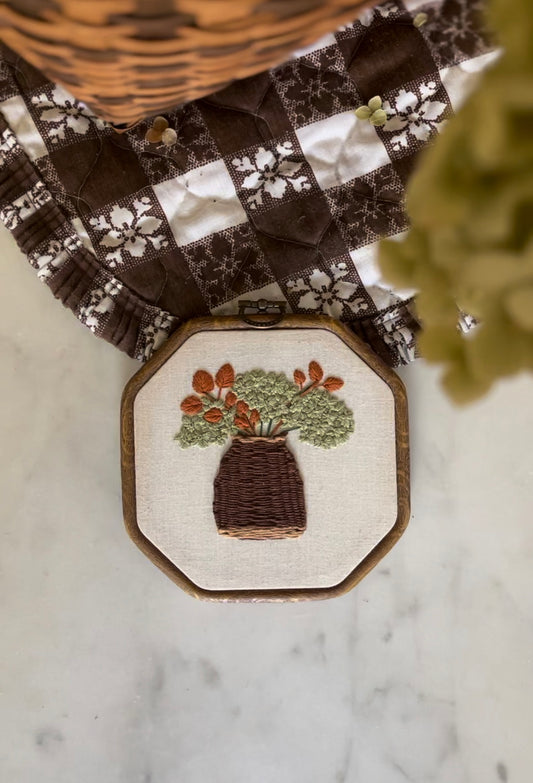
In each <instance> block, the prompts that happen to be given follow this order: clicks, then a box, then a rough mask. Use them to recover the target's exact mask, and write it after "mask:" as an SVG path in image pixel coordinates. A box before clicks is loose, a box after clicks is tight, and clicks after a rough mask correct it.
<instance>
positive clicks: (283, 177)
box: [232, 141, 311, 208]
mask: <svg viewBox="0 0 533 783" xmlns="http://www.w3.org/2000/svg"><path fill="white" fill-rule="evenodd" d="M291 155H294V149H293V145H292V143H291V142H290V141H286V142H283V143H281V144H277V145H276V147H275V149H274V150H268V149H265V148H264V147H259V149H258V150H257V152H256V153H255V156H254V160H253V162H252V161H251V160H250V158H249V157H247V156H245V157H243V158H235V159H234V160H233V161H232V162H233V165H234V166H235V168H236V169H237V171H240V172H243V173H245V174H246V177H245V178H244V181H243V183H242V187H243V188H246V189H247V190H253V191H254V193H252V195H251V196H249V197H248V199H247V200H248V203H249V204H250V206H251V207H252V208H255V207H257V206H259V205H261V204H262V203H263V196H264V194H265V193H268V194H269V196H271V197H272V198H276V199H280V198H283V196H284V195H285V191H286V190H287V188H288V187H289V186H290V187H292V188H294V190H295V192H296V193H300V192H301V191H302V190H309V189H310V188H311V184H310V182H309V181H308V179H307V177H306V176H305V175H301V176H296V175H297V174H298V172H299V171H300V169H301V168H302V165H303V162H302V161H295V160H290V156H291Z"/></svg>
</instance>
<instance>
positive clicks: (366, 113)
mask: <svg viewBox="0 0 533 783" xmlns="http://www.w3.org/2000/svg"><path fill="white" fill-rule="evenodd" d="M371 114H372V111H371V109H369V108H368V106H359V108H358V109H356V110H355V116H356V117H358V118H359V119H360V120H369V119H370V116H371Z"/></svg>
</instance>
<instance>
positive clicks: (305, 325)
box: [121, 315, 410, 602]
mask: <svg viewBox="0 0 533 783" xmlns="http://www.w3.org/2000/svg"><path fill="white" fill-rule="evenodd" d="M280 329H322V330H325V331H328V332H331V333H332V334H334V335H335V336H336V337H338V338H339V339H340V340H342V342H343V343H344V344H345V345H347V346H348V348H350V349H351V350H352V351H353V352H354V353H355V354H356V355H357V356H359V358H360V359H362V360H363V361H364V362H365V364H367V365H368V367H370V368H371V369H372V370H373V371H374V372H375V373H376V374H377V375H378V376H379V377H380V378H381V379H382V380H383V381H384V382H385V383H386V384H387V386H388V387H389V388H390V389H391V391H392V394H393V398H394V415H395V435H396V437H395V441H396V477H397V498H398V513H397V517H396V522H395V524H394V526H393V527H392V528H391V529H390V530H389V532H388V533H387V534H386V535H385V536H384V537H383V538H382V539H381V541H379V543H378V544H377V545H376V546H375V547H374V548H373V549H372V551H371V552H369V553H368V555H367V556H366V557H365V558H364V559H363V560H362V561H361V562H360V563H359V564H358V565H357V566H356V567H355V568H354V570H353V571H352V572H351V573H350V574H348V576H347V577H346V578H345V579H343V580H342V581H341V582H339V583H338V584H336V585H332V586H331V587H316V588H307V587H306V588H290V589H268V590H256V589H253V590H252V589H243V590H234V589H233V590H207V589H205V588H202V587H199V586H198V585H196V584H195V583H194V582H192V581H191V580H190V579H189V578H188V577H187V576H186V575H185V574H184V573H183V572H182V571H181V570H180V569H179V568H177V566H175V565H174V563H172V562H171V561H170V560H169V559H168V558H167V557H166V556H165V555H164V554H163V553H162V552H161V551H160V550H159V549H157V547H155V546H154V544H152V542H151V541H150V540H149V539H148V538H147V537H146V536H145V535H144V533H142V531H141V530H140V528H139V525H138V523H137V511H136V488H135V486H136V485H135V437H134V413H133V411H134V404H135V398H136V396H137V394H138V392H139V391H140V390H141V389H142V387H143V386H144V385H145V384H146V383H147V382H148V381H149V380H150V378H151V377H152V376H153V375H154V374H155V373H156V372H157V371H158V370H159V369H160V368H161V367H162V366H163V365H164V364H165V362H166V361H167V360H168V359H169V358H170V357H171V356H172V355H173V354H174V353H175V352H176V351H177V350H178V348H180V347H181V346H182V345H183V344H184V343H185V342H186V341H187V340H188V339H189V338H190V337H192V336H193V335H195V334H199V333H200V332H209V331H227V330H235V331H237V332H239V331H254V327H253V326H250V325H248V324H247V323H244V322H243V320H242V319H241V318H240V317H238V316H221V317H215V318H194V319H192V320H190V321H187V322H186V323H185V324H184V325H183V326H181V327H180V328H179V329H178V330H177V331H176V332H174V334H173V335H172V336H171V337H170V338H169V339H168V340H167V342H166V343H165V344H164V345H163V346H162V347H161V348H160V349H159V350H158V351H157V352H156V354H155V355H154V356H153V357H152V358H151V359H150V361H148V362H147V363H146V364H145V365H144V366H143V367H142V368H141V369H140V370H139V371H138V372H137V373H135V375H134V376H133V377H132V378H131V379H130V381H129V382H128V383H127V385H126V387H125V389H124V392H123V394H122V405H121V467H122V504H123V512H124V523H125V526H126V530H127V531H128V534H129V535H130V537H131V538H132V540H133V541H134V542H135V544H137V546H138V547H139V549H140V550H141V551H142V552H143V553H144V554H145V555H146V556H147V557H148V558H149V559H150V560H151V561H152V562H153V563H155V565H156V566H158V568H160V569H161V570H162V571H163V572H164V573H165V574H166V575H167V576H168V577H169V578H170V579H172V581H173V582H175V583H176V584H177V585H178V586H179V587H181V588H182V589H183V590H185V592H187V593H189V594H190V595H192V596H194V597H195V598H201V599H204V600H212V601H252V602H254V601H279V602H282V601H309V600H317V599H323V598H333V597H335V596H337V595H343V594H344V593H346V592H348V591H349V590H351V589H352V588H353V587H355V585H356V584H357V583H358V582H360V581H361V579H362V578H363V577H364V576H366V575H367V574H368V573H369V572H370V571H371V570H372V569H373V568H374V567H375V566H376V565H377V564H378V562H379V561H380V560H381V559H382V558H383V557H384V556H385V555H386V554H387V552H389V550H390V549H392V547H393V546H394V544H396V542H397V541H398V539H399V538H400V537H401V535H402V534H403V532H404V530H405V528H406V527H407V524H408V522H409V515H410V483H409V424H408V411H407V394H406V391H405V387H404V385H403V383H402V381H401V380H400V378H399V377H398V375H396V373H395V372H394V371H393V370H391V369H390V367H388V366H387V365H386V364H385V363H384V362H383V361H382V360H381V359H380V358H379V357H378V356H377V355H376V354H375V353H374V352H373V351H372V350H371V348H369V347H368V345H366V343H364V342H363V341H362V340H360V339H359V338H358V337H357V336H356V335H355V334H353V332H351V331H350V330H349V329H348V328H347V327H346V326H344V325H343V324H341V323H339V322H338V321H335V320H334V319H332V318H329V317H327V316H309V315H286V316H284V317H283V320H282V321H280V322H279V323H278V324H276V326H273V327H271V329H269V330H268V331H271V330H280ZM265 331H267V330H265ZM236 339H238V336H237V335H236ZM265 340H268V335H266V334H265Z"/></svg>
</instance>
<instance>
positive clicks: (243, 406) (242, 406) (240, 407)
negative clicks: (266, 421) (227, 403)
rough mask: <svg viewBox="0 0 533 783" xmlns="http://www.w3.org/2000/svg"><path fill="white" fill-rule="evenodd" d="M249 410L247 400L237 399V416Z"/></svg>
mask: <svg viewBox="0 0 533 783" xmlns="http://www.w3.org/2000/svg"><path fill="white" fill-rule="evenodd" d="M249 410H250V406H249V405H248V403H247V402H244V400H239V402H238V403H237V413H238V414H239V416H243V415H244V414H245V413H248V411H249Z"/></svg>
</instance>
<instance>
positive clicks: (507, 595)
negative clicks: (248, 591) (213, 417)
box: [0, 231, 533, 783]
mask: <svg viewBox="0 0 533 783" xmlns="http://www.w3.org/2000/svg"><path fill="white" fill-rule="evenodd" d="M0 241H1V248H2V251H3V252H2V259H1V262H0V264H1V270H2V286H1V287H0V300H1V306H0V345H1V351H2V370H3V372H2V374H1V382H0V401H1V406H0V412H1V416H0V438H1V443H2V473H1V488H0V492H1V495H0V497H1V502H0V515H1V528H0V529H1V535H2V546H1V551H0V557H1V583H0V596H1V598H0V600H1V605H2V644H1V659H2V660H1V665H0V678H1V696H0V709H1V711H2V726H3V730H2V732H1V733H0V768H1V769H2V773H1V779H2V781H4V780H5V781H6V783H36V782H37V781H39V783H74V782H75V783H96V782H98V783H252V781H253V783H405V781H411V782H412V783H433V782H434V783H491V782H492V781H494V783H529V782H530V780H531V768H532V766H533V746H532V745H533V744H532V743H531V739H530V736H531V726H532V707H531V702H532V691H533V687H532V686H533V662H532V650H533V590H532V586H533V585H532V582H533V577H532V568H531V563H532V555H533V526H532V525H531V519H532V516H533V513H532V512H533V454H532V449H531V433H532V431H533V406H532V405H531V400H532V399H533V381H532V380H531V378H520V379H516V380H514V381H512V382H509V383H506V384H504V385H502V386H501V387H500V388H499V389H498V390H496V391H495V392H494V393H493V394H492V395H491V396H490V397H488V398H487V399H486V400H484V401H482V402H480V403H479V404H477V405H475V406H472V407H470V408H468V409H466V410H461V411H457V410H455V409H453V408H452V407H451V406H450V404H449V403H448V402H447V401H446V400H445V399H444V398H443V396H442V395H441V393H440V391H439V390H438V386H437V382H436V373H435V371H433V370H432V369H429V368H428V367H426V366H424V365H423V364H421V363H419V364H417V365H416V366H414V367H411V368H408V369H406V370H405V371H403V373H402V375H403V377H404V379H405V380H406V382H407V385H408V389H409V397H410V401H411V427H412V452H413V454H412V457H413V466H412V467H413V497H412V505H413V517H412V520H411V524H410V526H409V528H408V530H407V532H406V534H405V536H404V538H403V539H402V540H401V542H400V543H399V544H398V545H397V546H396V548H395V549H394V550H393V551H392V552H391V553H390V554H389V555H388V556H387V557H386V558H385V559H384V560H383V561H382V562H381V563H380V565H379V566H378V567H377V568H376V569H375V570H374V571H373V573H372V574H371V575H370V576H368V577H367V578H366V579H365V580H364V581H363V582H362V583H361V584H360V585H359V587H357V588H356V589H355V590H354V591H353V592H352V593H350V594H348V595H346V596H344V597H343V598H338V599H334V600H329V601H324V602H318V603H310V604H303V603H302V604H286V605H217V604H208V603H201V602H198V601H195V600H193V599H191V598H189V597H188V596H187V595H185V594H184V593H182V592H181V591H180V590H179V589H178V588H176V587H175V586H174V585H173V584H172V583H171V582H170V581H169V580H168V579H166V578H165V577H164V576H163V575H162V574H161V573H160V572H159V571H158V570H157V569H156V568H155V567H154V566H153V565H152V564H151V563H150V562H149V561H148V560H147V559H146V558H144V556H143V555H142V554H141V553H140V552H139V551H138V550H137V549H136V548H135V547H134V545H133V544H132V543H131V542H130V541H129V539H128V538H127V536H126V533H125V531H124V529H123V525H122V519H121V501H120V476H119V443H118V406H119V399H120V394H121V390H122V387H123V385H124V383H125V381H126V380H127V378H128V377H129V376H130V375H131V374H132V372H133V371H134V370H135V369H136V366H137V365H136V364H135V363H134V362H132V361H130V360H128V359H127V358H124V357H123V356H121V355H120V354H119V353H118V352H117V351H116V349H114V348H112V347H111V346H109V345H107V344H105V343H103V342H100V341H97V340H96V339H95V338H94V337H93V336H92V335H91V334H89V333H88V332H87V330H85V329H84V328H83V327H82V326H81V325H79V324H77V323H76V321H75V319H74V318H73V317H72V315H71V314H70V313H68V312H67V311H65V310H63V309H62V308H61V307H60V306H59V305H58V304H57V303H56V302H54V301H53V300H52V298H51V297H50V294H49V292H48V291H47V290H45V288H44V287H43V286H41V285H39V283H38V282H37V280H36V279H35V278H34V275H33V272H32V271H31V270H30V268H29V267H28V266H27V264H26V262H25V261H24V260H23V259H22V258H21V257H20V255H19V254H18V253H17V251H16V250H15V249H14V246H13V245H12V242H11V240H10V239H9V238H8V237H7V235H6V234H5V232H3V231H2V233H1V234H0Z"/></svg>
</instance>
